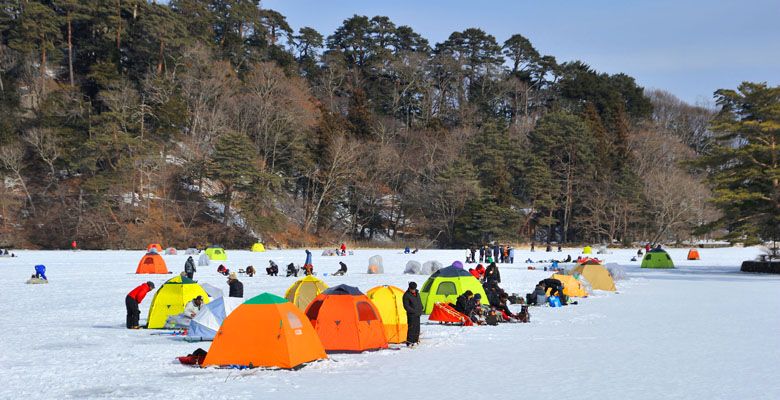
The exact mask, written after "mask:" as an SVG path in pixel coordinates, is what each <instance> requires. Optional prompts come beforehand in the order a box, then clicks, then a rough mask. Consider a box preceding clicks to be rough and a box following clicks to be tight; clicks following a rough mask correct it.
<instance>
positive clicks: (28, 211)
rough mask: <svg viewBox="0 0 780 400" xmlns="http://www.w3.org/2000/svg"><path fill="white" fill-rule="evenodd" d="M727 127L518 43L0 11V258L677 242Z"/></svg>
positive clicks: (2, 5) (275, 21) (251, 15)
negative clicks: (381, 245) (59, 253)
mask: <svg viewBox="0 0 780 400" xmlns="http://www.w3.org/2000/svg"><path fill="white" fill-rule="evenodd" d="M345 17H348V16H345ZM715 114H716V111H715V110H714V109H711V108H709V107H700V106H694V105H689V104H685V103H683V102H681V101H680V100H678V99H677V98H675V97H674V96H673V95H672V94H670V93H668V92H664V91H660V90H653V91H648V90H645V89H644V88H642V87H639V86H638V85H637V84H636V82H635V80H634V78H632V77H630V76H628V75H625V74H613V75H610V74H605V73H600V72H598V71H594V70H593V69H592V68H590V67H589V66H588V65H587V60H583V61H562V60H557V59H556V58H555V56H554V55H543V54H541V53H539V52H538V51H537V50H536V49H535V48H534V46H533V44H532V43H531V42H530V41H529V40H528V39H527V38H525V37H524V36H523V35H522V32H518V33H517V34H515V35H513V36H511V37H509V38H496V37H494V36H492V35H491V34H490V32H488V31H486V30H483V29H480V28H466V29H463V30H462V31H457V32H453V33H452V34H451V35H450V36H449V38H448V39H447V40H445V41H443V42H441V43H430V42H429V41H428V40H426V39H425V38H424V37H422V36H421V35H419V34H418V33H416V32H415V30H414V27H409V26H397V25H396V24H394V23H393V22H392V21H391V20H389V19H388V18H387V17H383V16H374V17H370V16H360V15H354V16H351V17H348V18H346V19H345V20H344V22H343V24H342V25H341V26H340V27H338V29H336V31H335V32H317V31H315V30H314V29H312V28H308V27H291V26H290V25H289V24H288V23H287V21H286V20H285V17H284V16H283V15H281V14H280V13H278V12H276V11H273V10H268V9H264V8H262V7H261V5H260V4H259V2H258V1H256V0H170V2H169V4H154V2H153V1H147V0H111V1H108V0H56V1H52V0H49V1H33V0H30V1H25V0H0V116H2V118H1V119H0V162H1V164H0V166H1V167H3V169H2V174H3V177H4V179H3V180H2V191H1V192H0V197H1V199H0V200H1V201H2V226H0V230H1V232H2V233H1V234H0V238H1V240H0V242H2V244H3V246H17V247H19V246H31V247H43V248H51V247H54V248H56V247H64V246H69V244H70V242H71V241H72V240H77V241H78V242H79V243H80V244H82V245H83V246H85V247H90V248H125V247H129V248H133V247H135V248H138V247H141V246H145V244H146V243H148V242H149V241H161V242H163V243H164V244H165V245H166V246H168V245H170V246H174V247H188V246H194V245H200V246H205V245H208V244H210V243H221V244H223V245H225V246H228V247H240V246H246V245H248V244H249V243H251V242H252V241H254V240H256V239H255V238H256V237H257V238H260V239H262V240H263V241H265V242H266V243H267V244H268V245H269V246H300V245H316V244H331V243H333V242H335V241H348V240H376V241H378V240H398V241H407V242H410V243H411V242H415V243H419V245H420V246H421V247H422V246H423V245H429V244H431V245H434V246H439V247H451V246H462V245H469V244H473V243H482V242H484V241H489V240H498V241H502V242H513V243H514V242H522V241H530V240H535V241H537V242H575V243H576V242H579V243H583V242H584V243H596V242H602V243H607V242H615V243H618V242H625V243H628V242H631V241H635V240H648V241H651V242H657V241H675V240H684V239H688V238H689V237H690V234H691V232H693V230H694V229H695V228H696V227H698V226H704V225H705V224H707V223H710V222H712V221H714V220H716V219H717V218H718V217H719V215H718V214H717V212H715V211H713V210H712V209H711V208H710V206H708V202H707V201H708V199H709V198H710V197H711V193H710V191H709V189H708V188H707V187H706V186H705V185H704V184H702V183H701V180H702V178H703V176H702V171H703V167H702V166H701V165H698V164H695V163H683V161H690V160H695V159H697V157H699V156H701V155H705V154H709V153H710V152H711V151H712V149H713V145H714V143H713V140H712V138H713V135H712V133H711V132H710V131H709V125H710V121H711V119H712V118H713V117H714V116H715Z"/></svg>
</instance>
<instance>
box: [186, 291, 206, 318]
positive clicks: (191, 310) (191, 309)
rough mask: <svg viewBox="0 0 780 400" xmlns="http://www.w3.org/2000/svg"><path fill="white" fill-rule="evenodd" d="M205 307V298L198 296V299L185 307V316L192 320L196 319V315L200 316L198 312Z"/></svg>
mask: <svg viewBox="0 0 780 400" xmlns="http://www.w3.org/2000/svg"><path fill="white" fill-rule="evenodd" d="M201 307H203V296H200V295H198V297H196V298H194V299H192V300H190V301H189V302H188V303H187V305H186V306H184V313H183V314H184V315H186V316H187V317H190V318H195V316H196V315H198V312H200V308H201Z"/></svg>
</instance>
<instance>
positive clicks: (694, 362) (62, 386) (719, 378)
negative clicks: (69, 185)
mask: <svg viewBox="0 0 780 400" xmlns="http://www.w3.org/2000/svg"><path fill="white" fill-rule="evenodd" d="M567 250H568V251H567ZM687 251H688V250H687V249H671V250H669V253H670V255H671V256H672V258H673V259H674V262H675V264H676V266H677V269H674V270H641V269H639V264H640V263H639V262H630V261H629V260H630V259H631V257H632V256H633V255H635V253H636V249H633V250H616V251H614V252H613V253H612V254H606V255H595V256H596V257H599V258H602V259H604V260H605V262H617V263H619V264H621V265H623V266H625V267H626V268H627V270H628V273H629V277H630V279H629V280H625V281H617V282H616V284H617V288H618V293H607V292H597V293H596V294H595V295H594V296H591V297H589V298H587V299H582V300H580V301H579V305H574V306H569V307H564V308H547V307H536V308H532V309H531V323H530V324H501V325H499V326H495V327H493V326H478V327H469V328H462V327H453V326H441V325H438V324H431V325H427V324H425V317H424V318H423V326H422V333H423V338H422V344H421V345H420V346H419V347H418V348H415V349H406V348H403V349H401V350H386V351H379V352H371V353H364V354H336V355H332V356H331V357H330V359H329V360H327V361H322V362H317V363H313V364H311V365H309V366H307V367H305V368H303V369H301V370H299V371H271V370H251V371H236V370H232V371H231V370H224V369H213V368H206V369H197V368H189V367H185V366H182V365H180V364H178V362H176V361H175V357H177V356H183V355H187V354H188V353H191V352H192V351H193V350H195V349H196V348H198V347H202V348H204V349H205V350H208V346H209V344H210V343H209V342H202V343H187V342H184V341H182V340H181V339H179V338H175V337H170V336H157V335H152V333H154V331H149V330H127V329H125V328H124V324H125V306H124V298H125V295H126V294H127V293H128V292H129V291H130V290H132V289H133V288H135V287H136V286H138V285H139V284H140V283H142V282H146V281H147V280H152V281H153V282H154V283H155V284H156V286H157V288H159V287H160V286H161V285H162V283H163V282H164V281H165V280H167V279H169V278H170V277H172V276H175V275H136V274H135V273H134V272H135V270H136V267H137V264H138V261H139V260H140V259H141V257H142V256H143V254H144V252H143V251H78V252H71V251H18V252H16V254H17V256H18V257H17V258H2V259H0V269H2V274H0V289H1V290H0V327H2V328H3V329H2V330H0V346H1V347H2V352H0V382H2V383H3V384H2V385H0V398H2V399H17V398H27V399H37V398H52V399H62V398H190V399H195V398H204V399H220V398H231V399H244V398H246V399H250V398H291V399H292V398H294V399H313V398H335V397H337V396H338V397H339V398H342V399H353V398H354V399H357V398H365V397H367V396H371V397H373V398H391V397H392V398H399V397H407V396H413V397H414V398H453V397H454V396H457V397H458V398H464V397H469V398H497V397H502V398H510V399H511V398H527V397H545V398H549V397H553V398H576V399H658V398H701V399H704V398H707V399H712V398H718V399H721V398H722V399H732V398H750V399H777V398H780V380H778V379H777V375H778V372H780V318H778V311H780V290H778V288H780V276H775V275H759V274H746V273H741V272H740V271H739V265H740V264H741V262H742V261H743V260H745V259H753V258H755V257H756V255H757V254H759V252H760V250H759V249H758V248H724V249H699V253H700V255H701V260H700V261H687V260H685V258H686V254H687ZM321 252H322V249H313V250H312V253H313V254H314V268H315V272H316V273H317V274H318V277H320V278H321V279H322V280H323V281H325V283H327V284H328V285H330V286H333V285H337V284H340V283H346V284H348V285H352V286H357V287H359V288H360V289H361V290H362V291H363V292H366V291H367V290H369V289H371V288H373V287H375V286H378V285H382V284H390V285H395V286H398V287H400V288H402V289H406V287H407V283H408V282H409V281H411V280H414V281H416V282H417V283H418V284H419V285H420V286H421V285H422V283H423V282H424V281H425V279H426V278H427V276H420V275H404V274H403V273H402V272H403V270H404V267H405V265H406V262H407V261H408V260H417V261H420V262H421V263H422V262H425V261H429V260H437V261H440V262H442V263H443V264H444V265H445V266H446V265H449V264H450V263H452V262H453V261H455V260H461V261H463V258H464V254H465V251H454V250H452V251H448V250H421V251H420V252H419V253H418V254H416V255H404V254H402V253H401V251H400V250H356V251H355V254H354V255H351V256H346V257H323V256H320V253H321ZM516 253H517V254H516V257H515V264H511V265H510V264H500V265H499V267H500V271H501V278H502V283H501V286H502V287H503V288H504V289H505V290H506V291H507V292H509V293H520V294H522V295H524V294H525V293H527V292H529V291H531V290H532V289H533V287H534V285H535V284H536V282H538V281H539V280H541V279H544V278H546V277H548V276H549V275H550V274H551V273H550V272H544V271H541V270H535V271H530V270H528V268H527V267H528V264H524V263H522V260H525V259H527V258H529V257H530V258H532V259H534V260H536V259H539V258H542V259H549V258H553V257H559V258H564V257H565V256H566V254H571V255H572V257H574V258H576V256H577V255H579V253H580V249H564V251H563V253H545V252H539V251H537V252H535V253H531V252H529V251H517V252H516ZM180 254H183V252H180ZM227 254H228V261H227V262H224V264H225V265H226V266H227V267H228V268H230V269H231V270H238V269H239V268H245V267H246V266H247V265H250V264H251V265H254V266H255V268H256V269H257V270H258V272H259V273H260V274H259V275H256V276H255V277H253V278H248V277H241V278H240V280H241V281H242V282H243V283H244V294H245V298H249V297H252V296H255V295H257V294H260V293H262V292H270V293H273V294H277V295H280V296H282V295H284V292H285V291H286V290H287V288H288V287H289V286H290V285H291V284H292V283H293V282H294V281H295V280H296V278H292V277H291V278H286V277H281V276H280V277H269V276H265V275H264V274H263V273H264V270H265V267H266V266H267V265H268V260H269V259H272V260H274V261H275V262H276V263H277V264H279V266H280V270H282V271H281V272H282V273H283V271H284V265H286V264H288V263H290V262H294V263H296V264H303V261H304V258H305V255H304V252H303V250H277V251H267V252H262V253H252V252H249V251H238V250H227ZM376 254H378V255H381V256H382V257H383V260H384V268H385V274H383V275H368V274H366V269H367V266H368V264H367V261H368V258H369V257H371V256H373V255H376ZM163 257H164V258H165V260H166V262H167V264H168V269H169V270H170V271H171V272H173V273H174V274H178V273H179V272H181V271H182V270H183V266H184V262H185V260H186V259H187V256H185V255H175V256H163ZM195 258H196V261H197V257H195ZM339 261H344V262H346V263H347V264H348V266H349V272H348V273H347V275H345V276H331V273H333V272H335V271H336V270H337V269H338V262H339ZM518 261H520V262H518ZM35 264H45V265H46V267H47V271H46V274H47V276H48V277H49V281H50V283H49V284H47V285H26V284H24V282H25V281H26V280H27V279H28V278H29V277H30V275H31V274H32V273H33V272H34V271H33V266H34V265H35ZM217 265H218V264H214V263H212V265H211V266H209V267H198V272H197V273H196V274H195V279H196V280H198V281H199V282H205V283H209V284H211V285H214V286H217V287H219V288H221V289H223V290H224V291H225V292H227V284H226V282H225V277H223V276H222V275H219V274H218V273H217V272H216V267H217ZM533 265H534V266H536V267H538V268H541V267H542V266H547V265H549V264H533ZM323 273H327V274H328V275H327V276H323ZM152 297H153V293H150V294H149V295H148V296H147V297H146V299H144V301H143V303H142V304H141V319H142V323H143V320H145V318H146V315H147V313H148V310H149V306H150V304H151V301H152ZM512 308H513V309H519V306H512Z"/></svg>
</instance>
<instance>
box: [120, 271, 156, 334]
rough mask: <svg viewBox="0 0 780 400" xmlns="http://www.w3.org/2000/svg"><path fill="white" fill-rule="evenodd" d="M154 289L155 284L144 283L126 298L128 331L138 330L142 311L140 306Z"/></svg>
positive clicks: (150, 282)
mask: <svg viewBox="0 0 780 400" xmlns="http://www.w3.org/2000/svg"><path fill="white" fill-rule="evenodd" d="M153 289H154V282H152V281H149V282H146V283H142V284H141V285H139V286H138V287H137V288H135V289H133V290H132V291H131V292H130V293H128V294H127V296H125V306H126V307H127V329H138V318H139V317H140V316H141V310H139V309H138V305H139V304H141V302H142V301H143V300H144V297H146V294H147V293H149V292H151V291H152V290H153Z"/></svg>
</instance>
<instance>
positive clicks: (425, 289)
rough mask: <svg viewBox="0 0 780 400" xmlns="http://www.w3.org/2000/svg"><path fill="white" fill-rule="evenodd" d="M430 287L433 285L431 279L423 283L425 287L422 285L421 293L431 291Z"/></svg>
mask: <svg viewBox="0 0 780 400" xmlns="http://www.w3.org/2000/svg"><path fill="white" fill-rule="evenodd" d="M431 285H433V279H428V280H427V281H425V285H423V288H422V292H423V293H428V292H430V291H431Z"/></svg>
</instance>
